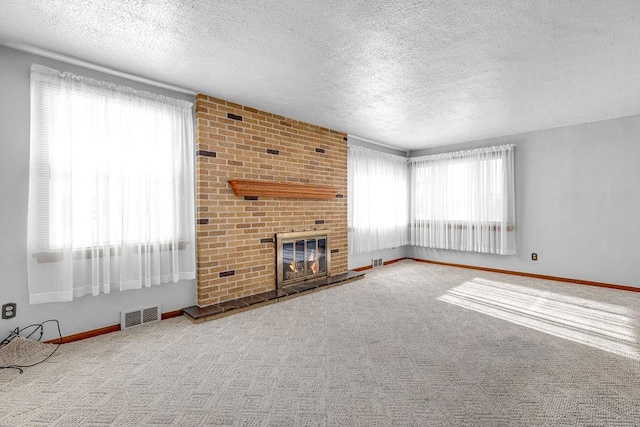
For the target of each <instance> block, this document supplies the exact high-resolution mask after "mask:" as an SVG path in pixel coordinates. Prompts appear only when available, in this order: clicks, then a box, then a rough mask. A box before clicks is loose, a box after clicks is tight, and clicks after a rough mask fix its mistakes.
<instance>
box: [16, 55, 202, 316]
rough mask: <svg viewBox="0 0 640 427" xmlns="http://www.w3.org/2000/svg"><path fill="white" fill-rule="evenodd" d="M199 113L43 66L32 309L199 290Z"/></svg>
mask: <svg viewBox="0 0 640 427" xmlns="http://www.w3.org/2000/svg"><path fill="white" fill-rule="evenodd" d="M191 110H192V104H191V103H189V102H186V101H181V100H176V99H172V98H168V97H164V96H160V95H157V94H152V93H149V92H143V91H138V90H134V89H131V88H128V87H123V86H118V85H114V84H112V83H107V82H102V81H97V80H93V79H89V78H86V77H81V76H76V75H74V74H71V73H61V72H59V71H57V70H54V69H51V68H47V67H43V66H40V65H33V66H32V68H31V162H30V168H31V169H30V184H29V219H28V251H29V263H28V265H29V288H30V300H31V303H32V304H36V303H42V302H55V301H70V300H72V299H73V298H75V297H79V296H82V295H86V294H93V295H97V294H99V293H101V292H102V293H109V292H110V291H111V290H125V289H135V288H141V287H144V286H150V285H152V284H160V283H167V282H175V281H178V280H182V279H193V278H195V249H194V246H195V245H194V243H195V231H194V230H195V228H194V220H193V217H194V208H193V206H194V198H193V191H194V190H193V188H194V184H193V119H192V111H191Z"/></svg>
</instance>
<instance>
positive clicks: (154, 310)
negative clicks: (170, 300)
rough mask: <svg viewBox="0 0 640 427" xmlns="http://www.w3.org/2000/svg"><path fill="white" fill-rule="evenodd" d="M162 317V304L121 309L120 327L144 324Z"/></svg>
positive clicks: (125, 327)
mask: <svg viewBox="0 0 640 427" xmlns="http://www.w3.org/2000/svg"><path fill="white" fill-rule="evenodd" d="M161 317H162V314H161V312H160V304H158V305H155V306H152V307H145V308H138V309H135V310H129V311H121V312H120V329H127V328H132V327H134V326H140V325H144V324H145V323H151V322H157V321H158V320H160V319H161Z"/></svg>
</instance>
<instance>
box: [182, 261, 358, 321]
mask: <svg viewBox="0 0 640 427" xmlns="http://www.w3.org/2000/svg"><path fill="white" fill-rule="evenodd" d="M364 274H365V273H362V272H356V271H349V272H347V273H343V274H338V275H335V276H330V277H323V278H320V279H315V280H307V281H305V282H302V283H298V284H296V285H290V286H286V287H284V288H281V289H277V290H273V291H267V292H261V293H259V294H255V295H250V296H247V297H242V298H238V299H235V300H230V301H225V302H221V303H218V304H211V305H208V306H206V307H198V306H197V305H194V306H193V307H188V308H185V309H184V310H183V313H184V314H185V315H186V316H187V318H188V319H189V320H191V321H193V322H195V323H201V322H206V321H208V320H213V319H217V318H219V317H224V316H227V315H230V314H234V313H240V312H242V311H245V310H247V309H252V308H258V307H261V306H263V305H267V304H273V303H275V302H279V301H284V300H287V299H289V298H293V297H297V296H302V295H306V294H309V293H312V292H316V291H319V290H323V289H328V288H332V287H334V286H339V285H344V284H345V283H349V282H352V281H354V280H359V279H362V278H363V277H364Z"/></svg>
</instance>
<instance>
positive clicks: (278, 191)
mask: <svg viewBox="0 0 640 427" xmlns="http://www.w3.org/2000/svg"><path fill="white" fill-rule="evenodd" d="M229 184H231V188H233V192H234V193H235V195H236V196H258V197H259V196H263V197H296V198H300V199H333V198H335V197H336V195H337V194H338V192H339V191H340V189H339V188H338V187H329V186H326V185H312V184H295V183H291V182H270V181H250V180H246V179H232V180H230V181H229Z"/></svg>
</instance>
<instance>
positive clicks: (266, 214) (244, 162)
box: [196, 95, 348, 307]
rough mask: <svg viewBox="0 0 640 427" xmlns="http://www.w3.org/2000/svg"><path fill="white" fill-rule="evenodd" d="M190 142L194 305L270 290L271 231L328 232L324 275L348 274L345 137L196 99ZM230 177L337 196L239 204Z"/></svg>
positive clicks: (272, 264)
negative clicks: (320, 188) (330, 189)
mask: <svg viewBox="0 0 640 427" xmlns="http://www.w3.org/2000/svg"><path fill="white" fill-rule="evenodd" d="M196 144H197V147H196V150H197V154H198V155H197V157H196V207H197V218H198V220H197V226H196V227H197V228H196V230H197V235H198V284H197V290H198V298H197V304H198V305H199V306H201V307H203V306H206V305H210V304H215V303H219V302H224V301H228V300H232V299H237V298H240V297H244V296H248V295H253V294H257V293H260V292H264V291H269V290H273V289H275V283H276V279H275V261H276V250H275V243H273V242H269V241H268V239H270V238H273V237H275V234H276V233H284V232H290V231H307V230H313V229H328V230H329V231H330V245H331V249H332V251H335V250H336V249H337V252H335V253H332V254H331V274H339V273H344V272H346V271H347V256H348V252H347V142H346V134H344V133H341V132H336V131H333V130H330V129H326V128H321V127H318V126H314V125H311V124H307V123H303V122H299V121H296V120H291V119H288V118H286V117H282V116H277V115H274V114H270V113H267V112H264V111H259V110H256V109H254V108H250V107H245V106H242V105H238V104H233V103H230V102H226V101H223V100H220V99H216V98H212V97H209V96H206V95H197V96H196ZM231 179H250V180H261V181H275V182H291V183H298V184H317V185H328V186H336V187H338V188H339V189H340V192H339V196H342V197H337V198H335V199H329V200H310V199H296V198H273V197H259V198H258V200H246V199H245V198H244V197H238V196H236V195H235V194H234V193H233V190H232V189H231V185H230V184H229V183H228V181H229V180H231ZM322 221H324V222H323V223H322Z"/></svg>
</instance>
